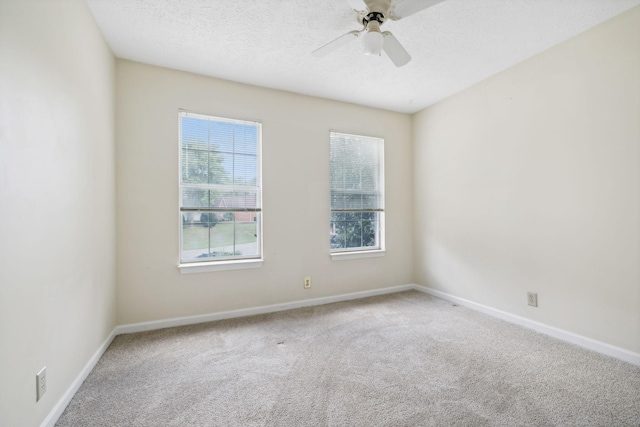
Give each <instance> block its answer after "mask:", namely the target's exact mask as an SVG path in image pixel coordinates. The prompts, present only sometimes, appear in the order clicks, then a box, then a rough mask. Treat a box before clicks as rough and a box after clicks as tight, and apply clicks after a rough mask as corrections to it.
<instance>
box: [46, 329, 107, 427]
mask: <svg viewBox="0 0 640 427" xmlns="http://www.w3.org/2000/svg"><path fill="white" fill-rule="evenodd" d="M116 329H117V328H114V329H113V331H111V333H110V334H109V336H108V337H107V339H106V340H104V342H103V343H102V344H101V345H100V347H99V348H98V349H97V350H96V352H95V353H93V356H91V359H89V361H88V362H87V363H86V364H85V365H84V367H83V368H82V370H81V371H80V373H79V374H78V376H77V377H76V378H75V379H74V380H73V382H72V383H71V385H70V386H69V388H68V389H67V390H66V391H65V392H64V394H63V395H62V397H61V398H60V400H58V402H57V403H56V404H55V406H54V407H53V409H52V410H51V412H49V415H47V418H45V419H44V421H43V422H42V424H40V427H54V426H55V424H56V422H57V421H58V418H60V415H62V413H63V412H64V410H65V408H66V407H67V405H68V404H69V402H71V399H73V396H75V394H76V392H77V391H78V389H79V388H80V386H81V385H82V383H83V382H84V380H85V379H87V376H89V374H90V373H91V371H92V370H93V368H94V366H96V363H98V360H100V358H101V357H102V355H103V354H104V352H105V351H106V350H107V348H108V347H109V345H110V344H111V341H113V339H114V338H115V337H116V335H117V333H116Z"/></svg>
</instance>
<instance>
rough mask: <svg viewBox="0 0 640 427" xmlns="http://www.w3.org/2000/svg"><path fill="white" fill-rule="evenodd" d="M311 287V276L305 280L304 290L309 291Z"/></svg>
mask: <svg viewBox="0 0 640 427" xmlns="http://www.w3.org/2000/svg"><path fill="white" fill-rule="evenodd" d="M310 287H311V276H307V277H305V278H304V288H305V289H309V288H310Z"/></svg>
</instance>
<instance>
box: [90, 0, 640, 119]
mask: <svg viewBox="0 0 640 427" xmlns="http://www.w3.org/2000/svg"><path fill="white" fill-rule="evenodd" d="M86 2H87V4H88V5H89V8H90V9H91V11H92V12H93V15H94V16H95V19H96V21H97V23H98V25H99V27H100V29H101V30H102V32H103V34H104V36H105V38H106V40H107V42H108V44H109V46H110V47H111V49H112V50H113V52H114V54H115V55H116V56H117V57H120V58H125V59H130V60H133V61H139V62H144V63H148V64H153V65H158V66H162V67H168V68H174V69H177V70H184V71H190V72H194V73H199V74H204V75H209V76H214V77H218V78H222V79H227V80H233V81H237V82H242V83H248V84H253V85H258V86H264V87H270V88H276V89H282V90H287V91H291V92H297V93H302V94H307V95H313V96H318V97H322V98H329V99H335V100H341V101H347V102H352V103H356V104H361V105H367V106H372V107H377V108H383V109H387V110H393V111H399V112H405V113H413V112H416V111H419V110H421V109H423V108H424V107H427V106H429V105H431V104H433V103H435V102H437V101H439V100H441V99H443V98H446V97H448V96H450V95H453V94H454V93H456V92H459V91H461V90H463V89H465V88H467V87H469V86H471V85H473V84H475V83H477V82H479V81H481V80H483V79H485V78H487V77H488V76H491V75H492V74H495V73H497V72H499V71H501V70H504V69H505V68H508V67H510V66H512V65H514V64H516V63H518V62H520V61H522V60H524V59H526V58H528V57H531V56H533V55H535V54H537V53H539V52H541V51H543V50H545V49H547V48H549V47H551V46H553V45H556V44H558V43H560V42H562V41H564V40H566V39H568V38H570V37H572V36H574V35H577V34H578V33H581V32H583V31H585V30H587V29H589V28H591V27H593V26H595V25H597V24H599V23H601V22H603V21H605V20H607V19H609V18H612V17H613V16H615V15H617V14H619V13H621V12H623V11H625V10H628V9H630V8H632V7H634V6H636V5H638V4H640V0H446V1H444V2H442V3H440V4H437V5H435V6H433V7H432V8H429V9H426V10H424V11H422V12H419V13H417V14H415V15H413V16H410V17H407V18H405V19H403V20H400V21H388V22H386V23H385V24H384V25H383V27H382V29H383V31H392V32H393V33H394V35H395V36H396V38H397V39H398V40H399V41H400V42H401V43H402V44H403V45H404V47H405V48H406V49H407V50H408V51H409V53H410V54H411V56H412V58H413V59H412V60H411V62H409V64H407V65H405V66H404V67H402V68H396V67H395V66H394V65H393V64H392V63H391V61H390V60H389V58H387V57H386V56H384V54H383V55H382V56H381V57H367V56H365V55H363V54H362V53H361V45H360V43H359V40H354V42H352V43H351V44H349V45H347V46H345V47H343V48H341V49H340V50H338V51H335V52H332V53H331V54H329V55H327V56H326V57H324V58H315V57H313V56H311V51H313V50H314V49H316V48H318V47H320V46H322V45H323V44H325V43H327V42H329V41H331V40H333V39H335V38H336V37H338V36H340V35H342V34H344V33H346V32H348V31H350V30H355V29H360V26H359V25H358V24H357V23H356V21H355V19H354V16H355V13H353V12H352V11H351V9H350V8H349V7H348V5H347V2H346V1H345V0H315V1H312V0H288V1H283V0H86Z"/></svg>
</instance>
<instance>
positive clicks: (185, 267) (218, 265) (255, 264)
mask: <svg viewBox="0 0 640 427" xmlns="http://www.w3.org/2000/svg"><path fill="white" fill-rule="evenodd" d="M263 262H264V260H263V259H246V260H237V259H236V260H229V261H207V262H191V263H188V264H178V268H179V269H180V273H181V274H193V273H207V272H209V271H225V270H243V269H245V268H261V267H262V263H263Z"/></svg>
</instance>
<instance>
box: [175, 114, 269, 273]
mask: <svg viewBox="0 0 640 427" xmlns="http://www.w3.org/2000/svg"><path fill="white" fill-rule="evenodd" d="M178 113H179V115H178V117H180V113H187V114H193V115H201V116H203V117H206V118H217V119H223V120H229V121H247V122H254V123H257V124H259V125H260V126H262V122H260V121H259V120H250V119H230V118H225V117H220V116H212V115H210V114H203V113H196V112H193V111H189V110H185V109H179V110H178ZM260 131H261V132H260V133H261V137H260V140H259V141H258V146H257V152H258V158H259V159H260V172H259V173H260V192H262V129H260ZM178 163H179V164H178V200H180V197H181V195H180V194H181V184H180V183H181V177H182V145H181V143H179V144H178ZM181 203H182V202H181V201H179V206H180V204H181ZM260 213H261V214H262V210H261V211H260ZM178 222H179V228H178V240H179V242H180V245H179V251H180V253H179V254H178V260H179V261H178V265H177V268H178V269H179V270H180V273H181V274H193V273H207V272H212V271H227V270H244V269H249V268H261V267H262V263H263V262H264V259H263V258H262V257H263V254H264V241H263V238H264V236H263V234H262V229H263V219H262V215H260V221H259V222H258V230H257V231H258V234H259V236H260V239H259V250H260V254H259V255H258V257H254V258H236V259H233V258H227V259H222V260H209V261H201V262H182V259H181V258H182V244H183V242H182V215H180V211H178Z"/></svg>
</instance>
